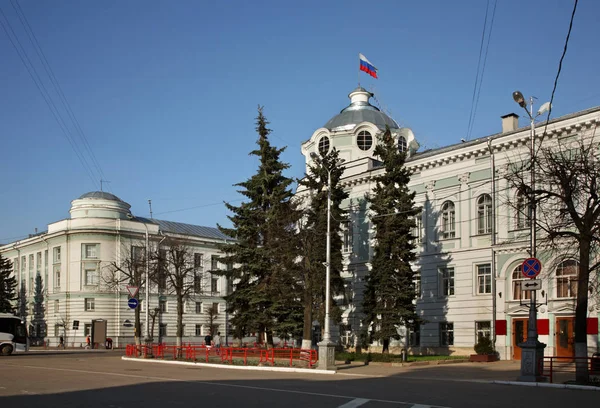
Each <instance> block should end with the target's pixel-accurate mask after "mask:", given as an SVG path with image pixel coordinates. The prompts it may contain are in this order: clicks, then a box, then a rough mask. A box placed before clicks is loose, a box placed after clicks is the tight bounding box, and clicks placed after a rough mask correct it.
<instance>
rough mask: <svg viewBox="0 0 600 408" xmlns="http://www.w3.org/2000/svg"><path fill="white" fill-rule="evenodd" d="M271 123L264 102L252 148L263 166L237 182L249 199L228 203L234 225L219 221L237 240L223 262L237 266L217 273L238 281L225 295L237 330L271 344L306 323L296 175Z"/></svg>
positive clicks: (238, 333)
mask: <svg viewBox="0 0 600 408" xmlns="http://www.w3.org/2000/svg"><path fill="white" fill-rule="evenodd" d="M267 125H268V122H267V120H266V118H265V116H264V114H263V109H262V108H261V107H259V109H258V117H257V119H256V131H257V133H258V141H257V145H258V148H257V149H255V150H253V151H252V152H251V153H250V155H252V156H255V157H257V158H258V160H259V166H258V171H257V172H256V174H254V175H253V176H252V177H250V178H249V179H248V180H246V181H244V182H241V183H239V184H236V186H238V187H240V190H238V192H239V193H240V194H242V195H244V196H245V197H246V199H247V200H246V201H244V202H243V203H242V204H241V205H240V206H233V205H231V204H229V203H226V204H225V205H226V207H227V209H228V210H229V211H231V212H232V213H233V214H232V215H231V216H229V217H228V218H229V219H230V220H231V222H232V224H233V226H232V227H231V228H225V227H222V226H219V229H220V230H221V232H223V233H224V234H226V235H228V236H230V237H232V238H234V239H235V242H234V243H233V244H225V245H222V246H221V247H220V249H221V250H222V251H223V253H224V254H225V256H224V257H223V258H222V262H223V263H225V264H228V265H232V267H231V268H230V269H229V270H228V271H213V272H214V273H220V274H223V275H225V276H227V278H228V281H230V282H232V283H233V286H234V290H233V291H232V292H231V294H229V295H228V296H226V300H227V304H228V311H229V313H231V314H232V318H231V320H230V321H231V324H232V325H233V326H234V335H235V336H236V337H238V338H242V337H243V336H244V335H247V334H248V333H251V332H255V333H258V334H259V336H260V337H259V341H262V339H263V338H264V337H263V336H264V335H266V337H267V341H268V343H270V344H272V337H273V335H274V334H279V335H280V336H285V335H286V334H287V333H290V332H291V333H293V332H297V331H298V330H299V327H301V321H302V319H301V316H302V313H301V303H300V302H299V301H298V300H297V299H299V297H300V296H299V294H298V292H299V288H298V287H297V283H296V282H295V280H294V279H293V277H294V268H295V264H294V259H295V258H296V256H297V252H296V251H297V247H296V245H295V242H296V241H295V224H296V222H297V220H298V218H299V214H300V212H299V211H298V210H297V209H296V206H295V204H294V203H293V201H292V197H293V193H292V190H291V185H292V183H293V180H292V179H290V178H288V177H286V176H285V175H284V174H283V172H284V171H285V170H286V169H288V168H289V165H288V164H286V163H283V162H281V160H280V155H281V153H282V152H283V151H284V150H285V148H281V149H278V148H276V147H274V146H272V145H271V143H270V142H269V138H268V136H269V133H270V132H271V130H270V129H269V128H268V127H267ZM284 312H285V313H284ZM284 331H286V332H287V333H285V332H284Z"/></svg>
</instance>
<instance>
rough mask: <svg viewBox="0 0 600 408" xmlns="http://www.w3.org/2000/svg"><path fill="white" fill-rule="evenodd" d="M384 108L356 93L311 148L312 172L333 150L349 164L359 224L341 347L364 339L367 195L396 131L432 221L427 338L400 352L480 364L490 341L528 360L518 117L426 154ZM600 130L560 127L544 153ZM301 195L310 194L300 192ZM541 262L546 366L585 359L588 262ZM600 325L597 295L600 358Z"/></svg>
mask: <svg viewBox="0 0 600 408" xmlns="http://www.w3.org/2000/svg"><path fill="white" fill-rule="evenodd" d="M372 96H373V95H372V94H371V93H369V92H368V91H366V90H365V89H363V88H360V87H359V88H357V89H355V90H354V91H352V92H351V93H350V94H349V98H350V105H349V106H348V107H346V108H345V109H343V110H342V111H341V112H340V113H339V114H338V115H336V116H334V117H333V118H332V119H331V120H329V121H328V122H327V123H326V124H325V126H323V127H322V128H319V129H317V130H316V131H315V132H314V133H313V135H312V136H311V138H310V139H309V140H307V141H305V142H304V143H303V144H302V154H303V155H304V156H305V158H306V164H307V166H308V165H309V164H311V160H312V159H311V153H313V152H314V153H318V154H326V153H327V152H329V151H330V150H331V149H333V148H335V149H337V150H338V151H339V153H340V157H341V158H342V159H344V160H345V162H344V163H343V166H344V167H345V170H344V175H343V178H342V180H341V183H342V185H343V187H344V188H345V189H346V190H347V191H348V193H349V198H348V199H347V200H346V202H344V203H342V206H343V207H345V208H346V209H347V211H348V213H349V218H348V220H347V222H346V223H345V232H344V247H343V251H344V256H345V266H344V271H343V277H344V279H345V281H346V294H345V300H344V301H343V305H344V306H343V308H344V313H343V321H342V325H341V326H340V328H339V329H340V331H339V335H340V341H341V342H342V344H344V345H346V346H349V347H353V346H356V345H357V340H358V333H359V332H360V330H361V318H362V314H361V303H362V293H363V290H364V282H365V277H366V276H367V274H368V273H369V270H370V268H371V265H370V263H369V261H370V259H371V256H372V246H371V245H370V242H371V239H372V238H373V236H372V231H371V229H370V228H371V226H370V223H369V210H368V205H367V203H366V201H365V194H367V193H370V192H371V191H372V188H373V187H374V181H373V179H374V177H375V176H377V175H378V174H380V172H381V171H382V167H381V163H379V162H378V160H377V158H376V157H374V156H373V150H374V148H375V145H376V143H377V136H378V135H379V134H381V133H382V132H383V131H384V130H385V128H386V126H387V127H389V128H390V130H391V132H392V135H393V137H395V139H396V140H397V143H398V148H399V149H401V150H402V151H406V152H407V154H408V160H407V163H406V165H407V166H408V167H409V169H410V170H411V172H412V178H411V181H410V185H409V187H410V188H411V190H412V191H414V192H415V193H416V198H415V201H416V205H417V206H418V207H420V208H421V209H422V212H421V216H420V217H418V218H417V220H416V224H417V228H416V230H415V233H414V235H415V236H416V237H417V252H418V260H417V262H416V263H415V264H414V272H415V276H414V283H415V287H416V292H417V293H416V304H417V311H418V313H419V315H420V316H421V318H423V319H424V320H425V322H426V323H424V324H423V325H422V326H421V327H420V330H418V331H417V332H410V333H409V332H406V330H404V329H403V328H399V331H400V333H401V334H402V335H403V340H401V341H400V342H397V343H396V344H395V345H396V346H397V347H407V348H410V351H412V352H414V353H442V354H448V353H449V354H465V355H466V354H472V353H473V346H474V344H475V343H476V341H477V338H478V336H482V335H485V336H490V337H495V345H496V350H497V351H498V352H499V354H500V357H501V358H503V359H520V348H519V347H518V346H517V344H519V343H521V342H522V341H523V340H524V339H525V338H526V336H527V317H528V306H527V305H528V302H529V296H530V293H531V292H527V291H523V290H522V286H521V285H522V283H523V282H524V280H523V276H522V275H521V272H520V265H521V264H522V262H523V260H525V259H526V258H528V257H529V255H528V252H527V251H528V248H529V247H528V245H529V237H530V232H529V224H528V220H527V219H526V217H524V216H523V213H521V212H518V211H515V210H513V209H512V208H515V206H514V205H508V203H510V202H519V203H521V202H522V203H523V205H526V203H527V200H526V199H525V198H524V197H522V196H519V195H518V194H517V192H516V191H511V190H510V188H509V186H508V183H507V181H506V180H505V179H504V175H505V173H506V169H507V166H508V164H509V163H512V162H515V161H516V160H522V157H527V156H528V155H529V150H528V145H529V141H530V129H529V127H527V128H519V127H518V116H517V115H515V114H509V115H506V116H504V117H502V132H500V133H497V134H493V135H490V136H486V137H482V138H479V139H476V140H472V141H465V142H461V143H458V144H455V145H451V146H447V147H444V148H439V149H433V150H426V151H423V152H418V148H419V144H418V142H417V141H416V139H415V136H414V134H413V132H412V131H411V130H410V129H408V128H402V127H400V126H399V125H398V124H397V123H396V122H395V121H394V120H393V119H392V118H390V117H389V116H388V115H386V114H385V113H383V112H381V111H380V110H379V109H377V108H376V107H374V106H372V105H371V104H370V98H371V97H372ZM599 120H600V108H593V109H589V110H586V111H582V112H578V113H575V114H571V115H568V116H564V117H561V118H558V119H554V120H552V121H550V122H549V123H548V125H547V136H546V139H545V141H544V143H558V141H559V140H564V139H569V138H578V137H584V136H586V135H591V134H592V133H593V132H594V131H595V128H596V125H597V123H598V121H599ZM492 157H493V159H494V160H493V161H492ZM519 158H521V159H519ZM493 163H494V164H493ZM297 194H298V195H299V196H303V195H307V194H308V192H307V191H305V190H302V189H299V190H298V192H297ZM493 231H494V232H495V244H494V245H493V241H492V232H493ZM541 252H542V253H540V254H539V256H538V257H539V258H541V260H542V262H543V264H544V269H543V272H542V274H541V275H540V278H541V280H542V289H541V291H539V292H538V293H539V295H538V299H539V303H541V304H542V305H541V306H540V307H539V310H538V315H537V317H538V331H539V334H540V336H539V338H540V341H542V342H543V343H546V344H547V347H546V349H545V353H546V355H573V353H574V350H573V343H574V341H573V340H574V333H573V331H574V316H575V293H574V283H573V282H575V281H576V271H577V265H576V261H574V260H572V259H564V260H562V258H561V254H558V253H549V252H545V253H544V252H543V251H541ZM599 314H600V306H599V303H598V296H597V294H596V295H595V296H594V295H593V294H591V295H590V304H589V311H588V320H587V322H588V328H587V330H588V331H587V332H588V346H589V347H588V348H589V351H590V353H592V352H594V351H596V350H598V317H599ZM393 345H394V344H392V346H393Z"/></svg>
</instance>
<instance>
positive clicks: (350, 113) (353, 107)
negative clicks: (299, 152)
mask: <svg viewBox="0 0 600 408" xmlns="http://www.w3.org/2000/svg"><path fill="white" fill-rule="evenodd" d="M372 96H373V94H372V93H371V92H369V91H367V90H366V89H365V88H363V87H360V86H359V87H358V88H356V89H355V90H353V91H352V92H350V94H349V95H348V97H349V98H350V105H349V106H347V107H346V108H344V109H342V110H341V112H340V113H339V114H338V115H335V116H334V117H333V118H331V119H330V120H329V121H328V122H327V123H326V124H325V126H323V127H324V128H326V129H329V130H330V131H332V132H337V131H344V130H352V129H353V128H354V127H355V126H356V125H358V124H359V123H362V122H369V123H372V124H373V125H375V126H377V127H378V128H379V129H381V130H384V129H385V127H386V126H389V128H390V129H399V128H400V126H398V124H397V123H396V121H395V120H394V119H392V118H390V117H389V116H388V115H386V114H385V113H383V112H381V111H380V110H379V109H378V108H376V107H375V106H373V105H371V104H370V103H369V99H370V98H371V97H372Z"/></svg>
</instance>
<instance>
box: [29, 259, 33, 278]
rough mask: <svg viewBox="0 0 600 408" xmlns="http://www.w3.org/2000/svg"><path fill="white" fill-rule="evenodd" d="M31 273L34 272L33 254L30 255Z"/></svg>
mask: <svg viewBox="0 0 600 408" xmlns="http://www.w3.org/2000/svg"><path fill="white" fill-rule="evenodd" d="M29 274H30V275H31V274H33V254H31V255H29Z"/></svg>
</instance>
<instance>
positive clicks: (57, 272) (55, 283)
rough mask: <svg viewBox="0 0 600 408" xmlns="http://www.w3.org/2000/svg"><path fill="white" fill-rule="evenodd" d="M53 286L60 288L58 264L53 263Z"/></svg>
mask: <svg viewBox="0 0 600 408" xmlns="http://www.w3.org/2000/svg"><path fill="white" fill-rule="evenodd" d="M53 268H54V287H55V288H57V289H60V265H54V267H53Z"/></svg>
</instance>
